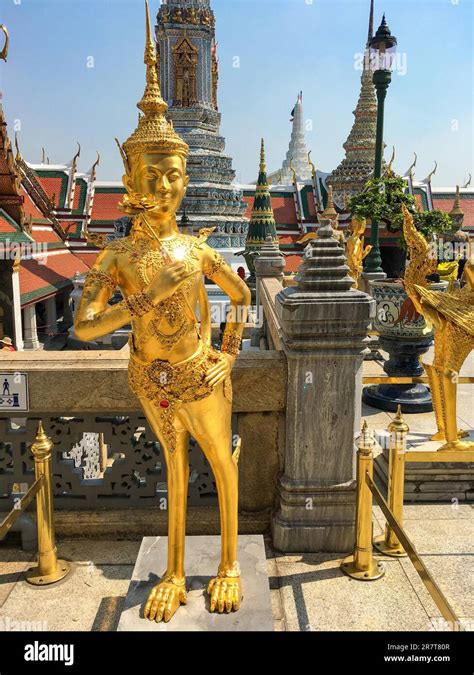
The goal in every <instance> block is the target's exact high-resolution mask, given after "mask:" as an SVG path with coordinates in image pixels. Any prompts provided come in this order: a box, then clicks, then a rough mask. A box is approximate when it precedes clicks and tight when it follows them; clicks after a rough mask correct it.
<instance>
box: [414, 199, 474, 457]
mask: <svg viewBox="0 0 474 675" xmlns="http://www.w3.org/2000/svg"><path fill="white" fill-rule="evenodd" d="M403 218H404V226H403V229H404V235H405V241H406V243H407V247H408V252H409V255H410V264H409V266H408V269H407V273H406V276H405V290H406V292H407V293H408V295H409V296H410V298H411V300H412V301H413V304H414V305H415V308H416V310H417V311H418V312H419V313H420V314H422V315H423V316H424V318H425V320H426V322H427V323H428V324H430V325H431V326H433V328H434V330H435V338H434V348H435V355H434V361H433V364H432V365H428V364H423V365H424V367H425V369H426V372H427V374H428V378H429V382H430V388H431V394H432V397H433V406H434V410H435V415H436V423H437V425H438V433H437V434H435V436H433V440H445V441H446V442H445V444H444V445H443V446H442V447H441V448H440V450H472V449H473V448H474V443H473V442H470V441H463V440H461V439H462V438H463V437H465V436H466V435H467V434H466V433H465V432H462V431H459V430H458V427H457V414H456V413H457V407H456V397H457V380H458V376H459V371H460V370H461V367H462V365H463V363H464V361H465V360H466V358H467V357H468V356H469V354H470V352H471V350H472V348H473V347H474V264H473V262H472V261H468V262H467V263H466V266H465V268H464V271H465V278H466V285H465V286H464V287H463V288H461V289H460V290H456V291H453V292H446V293H445V292H441V291H431V290H429V289H428V282H427V281H426V276H427V275H428V274H431V273H432V272H433V271H436V266H437V261H436V259H434V258H433V256H432V255H430V247H429V245H428V243H427V241H426V239H425V238H424V237H423V235H422V234H421V233H420V232H418V230H417V229H416V227H415V224H414V222H413V216H412V215H411V214H410V212H409V211H408V209H406V208H405V207H403Z"/></svg>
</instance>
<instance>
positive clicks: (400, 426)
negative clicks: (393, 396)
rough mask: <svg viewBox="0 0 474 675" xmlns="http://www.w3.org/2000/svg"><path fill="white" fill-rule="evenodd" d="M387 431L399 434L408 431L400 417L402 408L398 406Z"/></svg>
mask: <svg viewBox="0 0 474 675" xmlns="http://www.w3.org/2000/svg"><path fill="white" fill-rule="evenodd" d="M388 431H390V432H393V431H398V432H399V433H405V434H406V433H408V432H409V431H410V429H409V427H408V424H407V423H406V422H405V420H404V419H403V417H402V406H401V405H399V406H398V408H397V414H396V415H395V417H394V419H393V420H392V422H390V424H389V425H388Z"/></svg>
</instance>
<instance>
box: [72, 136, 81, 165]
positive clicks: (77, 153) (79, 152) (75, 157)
mask: <svg viewBox="0 0 474 675" xmlns="http://www.w3.org/2000/svg"><path fill="white" fill-rule="evenodd" d="M76 143H77V146H78V149H77V152H76V154H75V155H74V157H73V159H72V163H73V164H76V163H77V160H78V159H79V157H80V156H81V144H80V143H79V141H76Z"/></svg>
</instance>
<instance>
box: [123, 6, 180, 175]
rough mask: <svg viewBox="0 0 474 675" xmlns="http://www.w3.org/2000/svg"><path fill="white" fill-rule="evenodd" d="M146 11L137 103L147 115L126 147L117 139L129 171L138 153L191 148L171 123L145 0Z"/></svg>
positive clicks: (139, 123)
mask: <svg viewBox="0 0 474 675" xmlns="http://www.w3.org/2000/svg"><path fill="white" fill-rule="evenodd" d="M145 13H146V41H145V57H144V61H145V65H146V86H145V92H144V94H143V97H142V99H141V100H140V101H139V103H138V104H137V107H138V109H139V110H141V111H142V113H143V115H141V116H140V119H139V121H138V126H137V128H136V129H135V131H134V132H133V134H132V135H131V136H130V138H129V139H128V140H127V141H125V143H124V144H123V146H121V145H120V143H119V142H118V141H117V144H118V146H119V149H120V154H121V155H122V159H123V160H124V164H125V168H126V170H127V173H129V172H130V159H131V157H133V156H134V155H140V154H143V153H144V152H155V153H162V154H177V155H180V156H181V157H183V159H184V158H186V157H187V155H188V151H189V147H188V145H187V143H185V142H184V141H183V139H182V138H181V137H180V136H179V135H178V134H177V133H176V132H175V130H174V129H173V125H172V124H170V122H168V120H167V119H166V117H165V112H166V111H167V110H168V105H167V103H166V102H165V101H164V100H163V98H162V97H161V91H160V85H159V83H158V74H157V71H156V64H157V57H156V50H155V45H154V43H153V38H152V30H151V22H150V13H149V10H148V2H147V0H145Z"/></svg>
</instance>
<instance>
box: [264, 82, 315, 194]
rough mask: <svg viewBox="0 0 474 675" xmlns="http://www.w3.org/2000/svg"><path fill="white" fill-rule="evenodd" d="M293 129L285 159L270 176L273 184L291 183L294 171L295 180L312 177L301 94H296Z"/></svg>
mask: <svg viewBox="0 0 474 675" xmlns="http://www.w3.org/2000/svg"><path fill="white" fill-rule="evenodd" d="M292 116H293V120H292V121H293V129H292V132H291V138H290V146H289V148H288V152H287V153H286V159H285V161H284V162H283V165H282V167H281V169H280V170H279V171H275V172H273V173H272V174H270V176H269V178H270V179H271V180H272V182H273V183H280V184H288V183H291V182H292V181H293V172H292V171H291V167H293V169H294V170H295V171H296V179H297V180H301V181H304V180H310V179H311V177H312V169H311V164H310V163H309V159H308V148H307V146H306V139H305V135H304V117H303V92H302V91H301V92H300V93H299V94H298V100H297V101H296V105H295V107H294V109H293V112H292Z"/></svg>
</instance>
